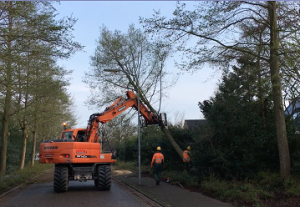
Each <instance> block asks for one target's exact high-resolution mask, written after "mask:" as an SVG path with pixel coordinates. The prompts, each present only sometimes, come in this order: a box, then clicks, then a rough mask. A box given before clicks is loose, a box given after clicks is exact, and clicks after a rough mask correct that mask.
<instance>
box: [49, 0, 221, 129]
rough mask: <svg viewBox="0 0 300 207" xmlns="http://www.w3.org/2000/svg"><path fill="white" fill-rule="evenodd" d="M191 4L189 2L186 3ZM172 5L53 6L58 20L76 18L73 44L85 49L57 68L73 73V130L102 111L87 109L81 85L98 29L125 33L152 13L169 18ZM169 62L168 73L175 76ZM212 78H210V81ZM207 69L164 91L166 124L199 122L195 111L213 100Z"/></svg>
mask: <svg viewBox="0 0 300 207" xmlns="http://www.w3.org/2000/svg"><path fill="white" fill-rule="evenodd" d="M186 3H190V4H194V3H193V2H186ZM175 5H176V2H175V1H61V2H60V3H59V4H55V8H56V9H57V11H58V13H59V17H63V16H71V15H72V16H73V17H75V18H77V19H78V20H77V23H76V24H75V30H74V31H73V35H74V37H75V41H77V42H79V43H81V44H82V45H83V46H85V49H84V52H78V53H76V54H75V55H73V56H72V57H71V58H70V59H69V60H68V61H61V62H59V64H60V65H61V66H63V67H64V68H66V69H68V70H73V71H74V72H73V74H72V76H71V79H72V80H71V82H72V84H71V86H70V87H69V92H70V93H71V95H72V97H73V102H74V103H75V105H76V108H75V112H76V115H77V117H78V121H77V122H78V123H77V125H76V126H75V127H83V128H85V127H86V126H87V120H88V118H89V116H90V115H91V114H92V113H96V112H101V111H102V109H96V108H94V109H89V108H88V106H86V105H85V103H84V102H85V101H86V100H87V97H88V96H89V94H90V92H89V88H88V87H87V85H86V84H84V83H83V82H82V78H83V76H84V72H85V71H88V70H89V69H90V68H91V67H90V56H91V55H93V53H94V51H95V48H96V40H97V39H98V38H99V36H100V30H99V28H100V26H102V25H105V26H106V27H107V28H108V29H110V30H116V29H117V30H121V31H124V32H126V31H127V30H128V27H129V25H130V24H132V23H133V24H135V26H136V28H138V27H141V25H139V17H151V16H152V14H153V13H154V12H153V10H160V11H161V13H162V14H163V15H164V16H171V14H172V12H173V11H174V9H175ZM173 62H174V60H172V59H170V60H169V61H168V63H167V67H168V70H172V71H174V72H178V71H177V69H176V68H175V67H174V64H173ZM213 76H214V77H213ZM216 76H218V75H215V74H214V72H213V71H212V70H211V69H209V68H204V69H202V70H200V71H199V72H197V73H194V74H193V75H190V74H184V75H182V76H180V78H179V80H178V81H177V83H176V85H175V86H174V87H173V88H171V89H170V90H169V91H168V97H169V98H168V99H167V100H165V101H164V102H162V109H161V112H166V113H167V116H168V119H169V121H171V122H173V123H174V120H175V117H174V116H175V114H176V113H180V114H184V119H202V118H203V115H202V113H201V112H200V109H199V107H198V102H199V101H200V102H202V101H204V100H206V99H208V98H209V97H210V96H213V94H214V91H215V89H216V83H217V77H216Z"/></svg>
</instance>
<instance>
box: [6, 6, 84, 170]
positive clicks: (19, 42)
mask: <svg viewBox="0 0 300 207" xmlns="http://www.w3.org/2000/svg"><path fill="white" fill-rule="evenodd" d="M0 11H1V16H0V43H1V44H0V46H1V49H2V50H1V58H0V63H1V65H2V68H3V75H4V77H6V78H5V80H4V81H3V82H2V84H3V96H4V100H5V101H4V104H3V116H2V134H1V140H2V145H1V159H0V172H1V173H2V174H5V169H6V153H7V136H8V133H9V132H8V123H9V118H10V116H11V115H12V114H13V113H15V112H13V111H12V97H13V96H14V93H13V92H14V88H13V87H15V83H16V82H18V81H16V82H15V80H18V76H17V74H18V73H17V71H18V67H21V69H22V70H23V71H28V72H29V70H30V68H28V67H26V66H28V65H29V64H27V65H24V64H22V60H27V59H28V58H29V60H28V61H23V62H24V63H30V56H31V55H32V54H34V53H36V54H39V55H40V57H43V56H49V57H52V58H53V59H56V60H57V59H58V58H68V57H70V55H71V54H73V53H74V52H76V51H78V50H80V49H81V48H82V46H81V45H80V44H79V43H77V42H74V41H72V38H73V36H72V34H71V33H70V32H71V31H72V29H73V25H74V23H75V22H76V20H75V19H73V18H72V17H70V18H69V17H68V18H63V19H60V20H56V19H55V17H56V13H55V9H54V7H53V3H52V2H29V1H26V2H1V3H0ZM32 45H34V46H37V45H43V47H40V48H42V50H37V47H32ZM24 68H25V69H26V70H24ZM19 74H20V73H19ZM23 77H26V76H23ZM21 82H22V81H21ZM21 82H20V81H19V83H21ZM24 97H25V99H26V98H28V97H29V93H27V95H26V93H25V94H22V96H20V98H24ZM22 120H23V121H22V122H23V123H25V122H24V121H25V120H26V119H24V118H23V119H22ZM22 128H24V125H22ZM26 136H27V135H26Z"/></svg>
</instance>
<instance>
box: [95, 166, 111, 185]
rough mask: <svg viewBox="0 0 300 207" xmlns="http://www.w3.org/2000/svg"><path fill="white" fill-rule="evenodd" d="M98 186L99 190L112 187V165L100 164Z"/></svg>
mask: <svg viewBox="0 0 300 207" xmlns="http://www.w3.org/2000/svg"><path fill="white" fill-rule="evenodd" d="M97 188H98V190H110V188H111V169H110V165H99V167H98V186H97Z"/></svg>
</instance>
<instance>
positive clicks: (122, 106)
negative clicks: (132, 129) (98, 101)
mask: <svg viewBox="0 0 300 207" xmlns="http://www.w3.org/2000/svg"><path fill="white" fill-rule="evenodd" d="M126 95H127V97H128V98H127V99H126V100H122V96H121V97H119V98H118V99H117V100H116V101H115V102H114V103H113V104H112V105H111V106H109V107H107V108H106V109H105V110H104V111H103V112H102V113H94V114H92V115H91V116H90V118H89V121H88V127H87V136H86V141H87V142H98V139H99V136H98V135H97V130H98V127H99V123H102V124H105V123H107V122H109V121H110V120H112V119H113V118H115V117H116V116H118V115H119V114H121V113H122V112H124V111H125V110H126V109H128V108H130V107H133V108H135V109H136V110H138V99H137V96H136V95H135V94H134V93H133V92H131V91H127V92H126ZM139 108H140V109H139V111H140V114H141V115H142V116H143V117H144V119H145V123H146V124H147V125H152V124H159V119H158V116H157V115H155V114H153V113H152V112H151V111H149V110H148V108H147V107H146V106H145V105H144V104H143V103H142V102H141V101H140V103H139Z"/></svg>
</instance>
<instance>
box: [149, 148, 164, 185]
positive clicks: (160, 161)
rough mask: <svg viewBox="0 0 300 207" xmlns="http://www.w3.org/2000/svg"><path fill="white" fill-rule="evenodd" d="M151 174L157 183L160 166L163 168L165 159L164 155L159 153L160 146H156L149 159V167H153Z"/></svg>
mask: <svg viewBox="0 0 300 207" xmlns="http://www.w3.org/2000/svg"><path fill="white" fill-rule="evenodd" d="M153 166H154V169H153V175H154V178H155V181H156V185H159V181H160V174H161V171H162V168H165V159H164V155H163V154H162V153H161V148H160V147H157V151H156V152H155V153H154V155H153V157H152V161H151V168H153Z"/></svg>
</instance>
